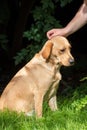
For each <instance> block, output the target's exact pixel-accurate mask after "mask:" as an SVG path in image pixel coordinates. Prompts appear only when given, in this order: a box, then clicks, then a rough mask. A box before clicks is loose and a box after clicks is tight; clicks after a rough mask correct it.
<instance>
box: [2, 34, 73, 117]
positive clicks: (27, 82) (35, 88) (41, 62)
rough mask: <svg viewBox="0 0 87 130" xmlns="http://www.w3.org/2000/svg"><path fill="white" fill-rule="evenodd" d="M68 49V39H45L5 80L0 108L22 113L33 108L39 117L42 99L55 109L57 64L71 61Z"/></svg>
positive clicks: (58, 70)
mask: <svg viewBox="0 0 87 130" xmlns="http://www.w3.org/2000/svg"><path fill="white" fill-rule="evenodd" d="M70 49H71V45H70V44H69V41H68V40H67V39H66V38H64V37H62V36H56V37H53V38H52V39H51V40H48V41H47V42H46V43H45V45H44V46H43V48H42V50H41V51H40V52H39V53H37V54H35V56H34V57H33V58H32V59H31V61H29V62H28V63H27V64H26V65H25V66H24V67H23V68H22V69H20V70H19V71H18V72H17V73H16V75H15V76H14V77H13V78H12V79H11V81H10V82H9V83H8V85H7V86H6V88H5V90H4V91H3V93H2V95H1V98H0V109H1V110H4V108H7V109H9V110H12V111H17V112H24V113H25V114H26V115H29V114H31V113H32V112H33V111H35V114H36V116H37V117H42V106H43V101H44V100H46V101H48V104H49V107H50V108H51V110H52V111H55V110H57V101H56V100H57V99H56V92H57V88H58V85H59V82H60V80H61V74H60V67H61V66H62V65H63V66H70V65H72V64H73V63H74V58H73V56H72V55H71V53H70Z"/></svg>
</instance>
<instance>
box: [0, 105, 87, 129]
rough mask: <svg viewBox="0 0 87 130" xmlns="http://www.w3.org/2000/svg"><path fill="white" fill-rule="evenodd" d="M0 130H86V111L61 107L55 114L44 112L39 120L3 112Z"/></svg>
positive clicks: (0, 114) (0, 115)
mask: <svg viewBox="0 0 87 130" xmlns="http://www.w3.org/2000/svg"><path fill="white" fill-rule="evenodd" d="M0 130H87V111H85V110H84V111H82V112H75V111H74V110H71V109H70V108H68V107H63V108H62V109H61V110H58V111H56V112H51V111H46V114H44V117H43V118H41V119H35V117H25V116H24V115H22V114H20V115H17V114H16V113H11V112H4V113H0Z"/></svg>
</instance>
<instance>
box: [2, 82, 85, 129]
mask: <svg viewBox="0 0 87 130" xmlns="http://www.w3.org/2000/svg"><path fill="white" fill-rule="evenodd" d="M86 93H87V82H85V83H82V84H81V85H80V86H79V87H77V88H76V89H75V90H73V91H71V89H70V90H69V89H68V90H67V92H66V91H65V92H64V93H63V94H60V95H58V107H59V109H58V110H57V111H55V112H52V111H51V110H50V109H49V107H48V106H47V104H46V103H45V104H44V109H43V117H42V118H40V119H36V118H35V116H33V117H28V116H25V115H24V114H23V113H21V114H17V113H16V112H9V111H4V112H0V130H87V105H86V104H87V103H86V98H85V97H86ZM84 104H85V106H84ZM77 108H79V109H77Z"/></svg>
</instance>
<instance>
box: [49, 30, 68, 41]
mask: <svg viewBox="0 0 87 130" xmlns="http://www.w3.org/2000/svg"><path fill="white" fill-rule="evenodd" d="M57 35H59V36H65V37H66V36H67V34H66V33H65V29H64V28H61V29H51V30H49V31H48V32H47V38H48V39H51V38H52V37H54V36H57Z"/></svg>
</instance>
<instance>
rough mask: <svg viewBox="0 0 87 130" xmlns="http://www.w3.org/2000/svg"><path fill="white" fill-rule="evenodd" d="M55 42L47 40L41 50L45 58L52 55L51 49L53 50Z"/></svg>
mask: <svg viewBox="0 0 87 130" xmlns="http://www.w3.org/2000/svg"><path fill="white" fill-rule="evenodd" d="M52 47H53V43H52V42H46V44H45V46H44V47H43V49H42V50H41V55H42V57H43V58H44V59H46V60H47V59H48V58H49V57H50V54H51V51H52Z"/></svg>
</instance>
